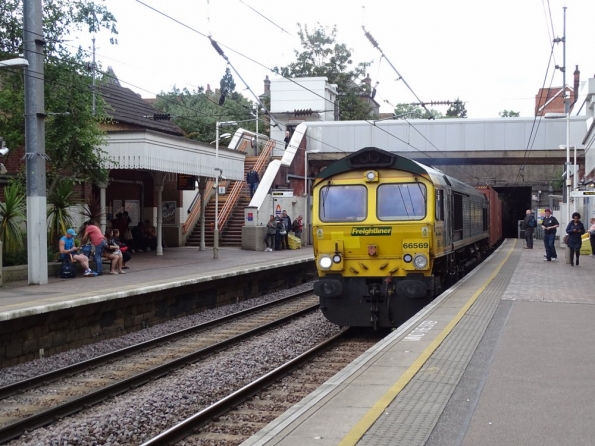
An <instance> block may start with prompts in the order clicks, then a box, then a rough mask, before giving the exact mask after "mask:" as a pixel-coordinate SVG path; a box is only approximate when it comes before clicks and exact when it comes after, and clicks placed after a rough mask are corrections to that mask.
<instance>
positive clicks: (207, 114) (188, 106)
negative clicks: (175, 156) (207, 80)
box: [154, 73, 266, 143]
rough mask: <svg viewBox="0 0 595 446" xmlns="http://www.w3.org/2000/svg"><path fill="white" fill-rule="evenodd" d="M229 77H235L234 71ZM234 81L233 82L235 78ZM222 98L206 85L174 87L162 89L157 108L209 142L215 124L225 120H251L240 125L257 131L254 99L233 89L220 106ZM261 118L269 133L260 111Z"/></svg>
mask: <svg viewBox="0 0 595 446" xmlns="http://www.w3.org/2000/svg"><path fill="white" fill-rule="evenodd" d="M227 74H228V73H226V75H227ZM229 77H230V78H231V74H229ZM225 78H226V77H225V76H224V79H225ZM222 81H223V79H222ZM231 81H232V82H233V78H231ZM233 85H234V86H235V84H233ZM220 97H221V94H220V92H219V91H216V92H213V91H210V90H207V91H205V90H204V88H203V87H200V88H199V89H198V90H193V91H189V90H188V89H187V88H184V89H182V90H180V89H178V88H177V87H175V86H174V87H173V88H172V90H171V91H170V92H167V93H165V92H161V93H160V94H159V95H158V96H157V101H156V102H155V104H154V107H155V108H156V109H158V110H160V111H162V112H163V113H169V114H170V115H172V117H173V120H174V122H175V123H176V125H178V126H179V127H180V128H181V129H182V130H184V133H185V136H186V137H187V138H190V139H194V140H196V141H202V142H205V143H210V142H212V141H214V140H215V133H216V131H215V125H216V123H217V122H222V121H247V122H242V123H240V124H239V126H241V127H242V128H245V129H247V130H252V131H255V130H256V117H255V116H254V115H253V114H252V110H253V104H252V102H250V101H249V100H248V99H246V98H245V97H244V96H242V95H241V94H240V93H237V92H233V93H232V94H231V96H230V97H227V98H226V100H225V101H224V103H223V105H219V99H220ZM258 118H259V124H258V131H259V132H260V133H265V131H266V129H265V126H264V123H263V121H262V118H263V117H262V116H261V115H260V114H259V116H258Z"/></svg>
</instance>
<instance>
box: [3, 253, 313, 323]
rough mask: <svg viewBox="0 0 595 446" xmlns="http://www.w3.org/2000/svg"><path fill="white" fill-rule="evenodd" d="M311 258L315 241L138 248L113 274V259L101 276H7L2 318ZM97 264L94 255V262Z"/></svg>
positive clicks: (259, 269)
mask: <svg viewBox="0 0 595 446" xmlns="http://www.w3.org/2000/svg"><path fill="white" fill-rule="evenodd" d="M310 260H314V254H313V250H312V247H311V246H309V247H305V248H303V249H299V250H284V251H273V252H256V251H247V250H242V249H240V248H219V258H218V259H213V248H207V249H206V250H204V251H200V250H199V249H198V248H191V247H184V248H167V249H165V250H164V253H163V255H162V256H157V255H156V254H155V251H149V252H140V253H136V254H133V258H132V260H131V261H130V262H129V263H128V265H129V269H127V270H126V272H127V274H122V275H111V274H109V265H104V266H103V268H104V272H105V273H104V275H103V276H100V277H92V278H89V277H83V275H82V274H79V275H77V277H76V278H74V279H61V278H56V277H50V278H49V281H48V283H47V284H45V285H31V286H29V285H27V283H26V282H8V283H6V284H5V286H4V287H0V321H2V320H6V319H12V318H17V317H22V316H26V315H28V314H31V313H39V312H46V311H55V310H57V309H62V308H66V307H72V306H76V305H84V304H86V303H88V302H89V301H94V302H96V301H98V300H104V299H110V298H113V296H114V295H117V296H119V297H126V296H125V295H132V294H139V293H146V292H149V291H150V290H154V289H164V288H174V287H179V286H182V285H184V284H188V283H194V282H203V281H212V280H216V279H220V278H223V277H226V276H230V275H234V274H238V273H242V274H246V273H250V272H256V271H262V270H263V269H265V270H266V269H268V268H271V267H273V266H279V265H291V264H293V263H301V262H304V261H310ZM94 266H95V264H94V262H93V261H91V268H94Z"/></svg>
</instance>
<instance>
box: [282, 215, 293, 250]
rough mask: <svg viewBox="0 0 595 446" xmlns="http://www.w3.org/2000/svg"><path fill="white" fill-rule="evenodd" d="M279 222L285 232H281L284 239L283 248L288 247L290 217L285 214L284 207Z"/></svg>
mask: <svg viewBox="0 0 595 446" xmlns="http://www.w3.org/2000/svg"><path fill="white" fill-rule="evenodd" d="M281 222H282V223H283V226H284V227H285V234H281V235H282V236H283V239H284V240H285V248H284V249H289V231H291V218H290V217H289V215H287V211H286V210H285V209H283V212H282V213H281Z"/></svg>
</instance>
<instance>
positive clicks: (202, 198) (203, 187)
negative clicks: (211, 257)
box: [198, 177, 207, 251]
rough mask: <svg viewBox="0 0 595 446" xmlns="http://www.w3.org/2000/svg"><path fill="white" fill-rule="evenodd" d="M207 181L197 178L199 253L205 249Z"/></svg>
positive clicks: (203, 178)
mask: <svg viewBox="0 0 595 446" xmlns="http://www.w3.org/2000/svg"><path fill="white" fill-rule="evenodd" d="M206 189H207V179H206V178H205V177H199V178H198V193H199V194H200V248H199V251H204V250H205V249H206V245H205V210H206V209H207V201H206V198H207V197H206V195H205V193H206Z"/></svg>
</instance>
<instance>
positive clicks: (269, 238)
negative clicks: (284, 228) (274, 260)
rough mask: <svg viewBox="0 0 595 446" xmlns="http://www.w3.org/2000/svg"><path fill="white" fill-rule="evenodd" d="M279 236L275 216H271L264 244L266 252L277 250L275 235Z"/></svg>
mask: <svg viewBox="0 0 595 446" xmlns="http://www.w3.org/2000/svg"><path fill="white" fill-rule="evenodd" d="M276 234H277V222H276V221H275V216H274V215H272V214H271V216H270V218H269V221H268V222H267V233H266V235H265V236H264V244H265V245H266V248H265V249H264V250H265V251H266V252H271V251H272V250H273V248H275V245H276V242H275V235H276Z"/></svg>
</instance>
